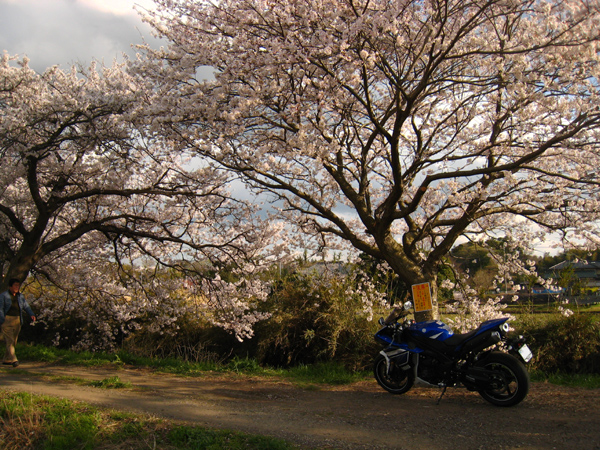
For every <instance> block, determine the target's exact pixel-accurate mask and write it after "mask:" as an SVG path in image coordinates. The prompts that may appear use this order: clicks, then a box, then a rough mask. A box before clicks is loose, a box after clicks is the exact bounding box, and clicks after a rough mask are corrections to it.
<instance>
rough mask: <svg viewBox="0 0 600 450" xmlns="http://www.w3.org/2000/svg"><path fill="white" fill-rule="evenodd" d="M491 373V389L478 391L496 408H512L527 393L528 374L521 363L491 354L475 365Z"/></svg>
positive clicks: (495, 353)
mask: <svg viewBox="0 0 600 450" xmlns="http://www.w3.org/2000/svg"><path fill="white" fill-rule="evenodd" d="M477 365H478V366H479V367H483V368H485V369H487V370H490V371H492V372H493V375H492V376H491V378H492V379H491V387H490V388H486V389H482V390H479V391H478V392H479V395H481V396H482V397H483V398H484V399H485V400H487V401H488V402H490V403H491V404H493V405H496V406H514V405H516V404H518V403H520V402H521V401H522V400H523V399H524V398H525V397H526V396H527V393H528V392H529V373H528V372H527V369H526V368H525V366H524V365H523V363H522V362H521V361H519V360H518V359H516V358H515V357H514V356H511V355H508V354H506V353H502V352H492V353H490V355H489V356H488V357H487V358H485V359H483V360H482V361H480V363H479V364H477Z"/></svg>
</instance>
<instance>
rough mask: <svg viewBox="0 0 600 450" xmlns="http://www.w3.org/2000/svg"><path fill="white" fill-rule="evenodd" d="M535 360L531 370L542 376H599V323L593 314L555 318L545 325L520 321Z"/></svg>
mask: <svg viewBox="0 0 600 450" xmlns="http://www.w3.org/2000/svg"><path fill="white" fill-rule="evenodd" d="M519 328H520V332H522V333H523V334H525V335H526V337H527V342H528V345H529V346H530V347H531V348H532V351H533V353H534V356H535V359H534V361H533V366H532V367H533V368H534V369H536V370H540V371H542V372H545V373H549V374H550V373H568V374H582V373H588V374H594V373H595V374H600V322H599V321H598V319H597V318H596V317H595V316H594V315H592V314H574V315H572V316H569V317H565V316H563V315H558V314H556V315H554V316H552V317H551V318H550V319H547V320H544V321H539V320H538V321H535V320H534V319H533V316H530V317H529V318H528V319H525V320H524V321H522V323H521V325H520V326H519Z"/></svg>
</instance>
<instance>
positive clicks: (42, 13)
mask: <svg viewBox="0 0 600 450" xmlns="http://www.w3.org/2000/svg"><path fill="white" fill-rule="evenodd" d="M134 3H138V4H140V5H142V6H144V7H148V6H149V3H148V0H145V1H137V2H136V1H135V0H131V1H126V0H111V1H106V0H18V1H15V0H0V51H6V52H8V53H9V54H11V55H15V54H18V55H20V56H27V57H29V59H30V66H31V67H33V68H34V69H35V70H37V71H38V72H43V71H44V70H45V69H46V68H47V67H49V66H52V65H56V64H58V65H60V66H61V67H62V68H63V69H65V68H68V67H70V66H71V65H72V64H76V63H80V64H83V65H88V64H89V63H90V62H92V60H97V61H101V62H104V63H105V64H107V65H110V64H112V62H113V60H114V59H115V58H116V59H119V60H120V59H121V56H122V54H123V53H125V54H127V55H128V56H130V57H133V56H134V55H135V53H136V51H135V49H133V48H132V44H141V43H142V42H143V41H144V39H146V40H147V41H148V42H150V43H151V44H152V43H153V42H155V39H154V38H153V37H152V36H151V33H150V29H149V27H148V26H147V25H146V24H144V23H142V21H141V20H140V18H139V17H138V15H137V14H136V13H135V12H134V11H133V9H132V7H133V4H134Z"/></svg>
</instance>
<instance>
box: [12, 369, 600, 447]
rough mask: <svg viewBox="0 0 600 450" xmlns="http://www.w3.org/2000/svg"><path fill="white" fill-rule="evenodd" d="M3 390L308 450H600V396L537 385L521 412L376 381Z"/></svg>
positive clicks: (25, 381) (156, 380) (124, 372)
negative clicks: (401, 390) (395, 389)
mask: <svg viewBox="0 0 600 450" xmlns="http://www.w3.org/2000/svg"><path fill="white" fill-rule="evenodd" d="M40 374H46V375H52V376H53V377H50V376H40ZM56 376H61V377H77V378H84V379H89V380H102V379H105V378H107V377H113V376H118V377H119V378H120V380H121V381H124V382H130V383H131V384H132V388H127V389H100V388H94V387H88V386H80V385H77V384H75V383H72V382H68V381H62V380H60V379H57V378H56ZM0 389H9V390H14V391H25V392H31V393H36V394H44V395H51V396H58V397H64V398H69V399H72V400H78V401H85V402H88V403H91V404H95V405H98V406H102V407H107V408H111V409H119V410H128V411H132V412H136V413H145V414H149V415H153V416H158V417H163V418H166V419H170V420H175V421H181V422H186V423H190V424H194V425H201V426H206V427H211V428H220V429H230V430H238V431H243V432H248V433H254V434H261V435H269V436H274V437H278V438H282V439H286V440H288V441H290V442H293V443H296V444H297V445H299V446H303V447H307V448H330V449H407V450H408V449H410V450H458V449H460V450H470V449H486V450H487V449H493V450H517V449H519V450H547V449H558V450H600V389H594V390H587V389H579V388H568V387H561V386H555V385H551V384H548V383H533V384H532V387H531V389H530V392H529V396H528V397H527V398H526V399H525V400H524V401H523V402H522V403H521V404H520V405H518V406H516V407H512V408H499V407H496V406H492V405H490V404H488V403H487V402H486V401H484V400H483V399H482V398H481V397H479V395H477V394H476V393H473V392H468V391H466V390H464V389H448V391H447V392H446V394H445V395H444V397H443V399H442V401H441V403H440V404H437V400H438V397H439V394H440V391H438V390H436V389H431V388H423V387H415V388H413V390H411V391H410V392H408V393H407V394H404V395H401V396H394V395H391V394H388V393H387V392H385V391H383V390H382V389H381V388H379V387H378V386H377V384H376V383H375V381H366V382H360V383H356V384H353V385H350V386H344V387H325V388H319V389H318V390H316V389H315V390H312V389H301V388H298V387H294V386H293V385H292V384H290V383H288V382H284V381H277V380H273V379H265V378H253V377H247V376H236V375H226V376H224V375H211V374H208V375H206V376H204V377H200V378H187V377H176V376H170V375H164V374H157V373H153V372H150V371H148V370H141V369H132V368H123V369H119V370H115V369H113V368H111V369H106V368H81V367H70V366H67V367H65V366H57V365H49V364H43V363H22V364H21V366H20V367H19V369H16V370H15V369H12V368H2V369H0Z"/></svg>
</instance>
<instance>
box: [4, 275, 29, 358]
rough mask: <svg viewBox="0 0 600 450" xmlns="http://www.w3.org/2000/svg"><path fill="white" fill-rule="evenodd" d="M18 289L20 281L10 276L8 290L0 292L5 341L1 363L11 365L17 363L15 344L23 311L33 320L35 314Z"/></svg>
mask: <svg viewBox="0 0 600 450" xmlns="http://www.w3.org/2000/svg"><path fill="white" fill-rule="evenodd" d="M19 289H21V282H20V281H19V280H17V279H16V278H12V279H10V280H9V282H8V290H6V291H4V292H3V293H2V294H0V329H1V331H2V337H3V338H4V342H5V343H6V351H5V353H4V359H3V360H2V364H4V365H9V366H13V367H17V366H18V365H19V360H18V359H17V355H16V353H15V346H16V345H17V338H18V337H19V332H20V331H21V325H22V324H23V311H24V312H26V313H27V314H28V315H29V317H31V320H32V321H33V322H35V314H34V313H33V310H32V309H31V308H30V307H29V304H27V301H26V300H25V297H24V296H23V294H21V293H20V292H19Z"/></svg>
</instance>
